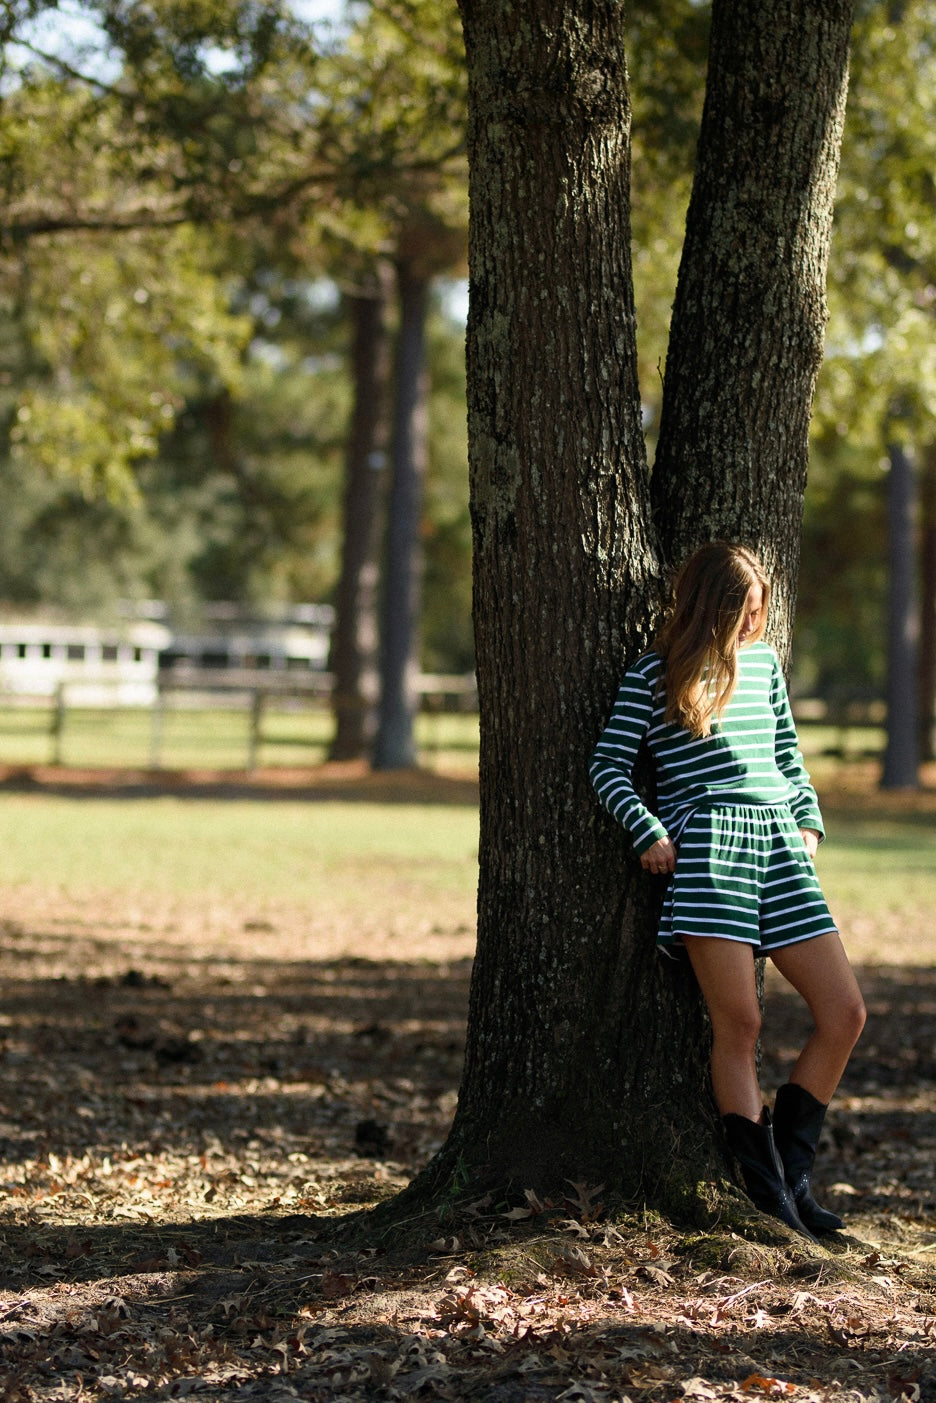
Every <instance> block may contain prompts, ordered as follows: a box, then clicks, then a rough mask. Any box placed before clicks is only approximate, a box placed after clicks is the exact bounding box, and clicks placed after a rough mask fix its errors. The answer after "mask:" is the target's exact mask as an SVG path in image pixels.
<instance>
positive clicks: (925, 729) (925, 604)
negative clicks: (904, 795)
mask: <svg viewBox="0 0 936 1403" xmlns="http://www.w3.org/2000/svg"><path fill="white" fill-rule="evenodd" d="M920 508H921V512H920V515H921V521H920V647H919V661H918V667H917V675H918V678H919V682H918V688H917V696H918V703H919V710H920V716H919V727H918V730H919V736H920V759H921V760H924V761H931V760H933V759H936V447H934V446H933V445H932V444H931V445H930V446H929V447H928V449H927V451H926V452H925V454H924V455H923V463H922V472H921V482H920Z"/></svg>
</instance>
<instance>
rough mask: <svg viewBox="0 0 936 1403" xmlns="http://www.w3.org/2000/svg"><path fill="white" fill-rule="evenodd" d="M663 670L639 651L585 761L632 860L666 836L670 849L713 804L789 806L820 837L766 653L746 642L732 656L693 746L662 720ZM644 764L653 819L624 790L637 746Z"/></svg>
mask: <svg viewBox="0 0 936 1403" xmlns="http://www.w3.org/2000/svg"><path fill="white" fill-rule="evenodd" d="M663 678H664V664H663V659H662V658H661V657H660V655H659V654H658V653H646V654H644V656H643V657H642V658H640V659H638V661H637V662H636V663H635V664H634V666H633V667H632V668H631V669H630V670H629V672H628V673H627V674H626V676H625V678H624V681H623V682H622V683H621V689H620V691H619V692H618V696H617V701H616V702H615V704H614V710H613V712H612V713H611V719H610V720H609V722H608V724H607V726H606V727H605V730H604V731H603V733H602V736H601V739H600V740H599V741H598V744H597V745H596V747H595V751H594V754H593V755H592V760H591V780H592V784H593V785H594V786H595V789H596V791H597V793H598V797H599V799H600V800H601V802H602V804H603V805H604V806H605V808H606V809H607V810H608V812H609V813H610V814H612V815H613V816H614V818H616V819H617V820H618V822H619V823H622V824H623V825H624V827H625V828H626V829H627V830H628V832H629V833H630V835H631V837H632V838H633V840H634V848H635V851H636V852H637V853H638V854H640V853H643V852H646V850H647V849H648V848H650V847H652V846H653V844H654V843H655V842H656V841H657V840H658V839H659V838H665V837H666V835H667V834H669V836H670V837H671V838H672V839H673V841H674V842H675V841H677V840H678V837H679V834H680V833H681V832H682V829H683V826H684V825H685V823H686V820H687V819H688V818H689V816H690V814H692V813H693V812H694V811H695V810H696V809H698V808H700V807H701V806H703V805H709V804H712V803H719V804H789V806H790V809H791V811H792V813H793V817H794V818H795V820H796V823H797V826H798V827H800V828H815V829H816V831H817V832H818V833H820V834H822V832H823V828H822V818H821V816H820V813H819V802H818V800H817V798H816V791H815V790H814V789H813V787H812V785H811V783H810V781H809V775H808V774H807V773H806V769H805V766H804V765H803V757H802V756H801V754H800V752H799V743H798V741H797V738H796V728H795V726H794V724H793V716H792V713H791V711H790V702H789V698H788V696H787V689H786V684H785V683H784V680H783V673H782V672H781V671H780V663H779V661H778V659H777V655H776V653H775V652H774V651H773V649H772V648H771V647H769V646H768V644H766V643H749V644H746V645H745V646H744V647H742V648H741V649H740V650H739V653H738V681H737V686H736V688H735V692H734V695H733V697H732V698H731V701H730V702H729V704H728V706H727V707H726V708H725V710H724V711H723V712H722V715H721V719H720V720H716V721H713V723H712V734H711V735H710V736H706V737H704V738H703V739H701V740H697V739H696V738H695V737H693V736H692V735H690V733H689V732H688V731H687V730H686V729H685V728H684V727H682V726H674V725H671V724H669V723H667V722H666V721H664V719H663V712H664V709H665V696H664V691H663ZM644 740H645V741H646V743H647V746H648V748H649V750H650V754H651V756H652V757H653V762H654V766H655V769H656V783H657V808H658V811H659V817H657V816H656V815H655V814H654V813H652V812H651V810H650V809H649V808H648V807H647V805H646V804H645V803H644V802H643V800H642V799H641V798H640V796H639V794H637V792H636V790H635V789H634V783H633V770H634V763H635V761H636V759H637V753H638V750H639V748H640V745H641V742H642V741H644Z"/></svg>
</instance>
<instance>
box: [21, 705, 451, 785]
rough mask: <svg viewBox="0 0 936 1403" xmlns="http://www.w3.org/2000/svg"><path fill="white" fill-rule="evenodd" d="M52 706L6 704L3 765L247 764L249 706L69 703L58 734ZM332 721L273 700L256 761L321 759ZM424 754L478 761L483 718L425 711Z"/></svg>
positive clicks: (439, 763) (419, 733) (444, 762)
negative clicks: (154, 706)
mask: <svg viewBox="0 0 936 1403" xmlns="http://www.w3.org/2000/svg"><path fill="white" fill-rule="evenodd" d="M54 721H55V714H54V709H53V707H52V706H51V705H50V706H48V707H35V706H30V707H9V706H8V707H0V765H48V764H52V763H56V764H64V765H70V766H74V767H76V768H94V767H103V768H119V767H129V768H134V769H140V768H146V769H160V768H162V769H191V768H199V769H218V770H243V769H245V768H246V767H247V765H248V763H249V760H250V756H251V716H250V710H249V707H244V706H241V707H238V706H232V707H214V708H210V709H209V708H200V707H193V706H182V705H178V704H174V703H173V702H172V701H171V700H170V702H169V704H168V705H167V706H166V709H165V711H164V712H163V713H162V715H161V716H160V715H159V714H154V713H153V712H152V711H150V710H147V709H146V708H144V707H139V708H132V707H124V708H121V709H117V708H104V707H97V708H94V707H75V708H69V709H68V710H67V711H66V713H65V717H64V723H63V725H62V727H61V733H60V735H59V736H58V738H56V736H55V734H54ZM332 730H333V723H332V719H331V714H330V713H329V712H328V710H327V709H325V708H324V707H323V706H321V705H311V706H290V705H288V704H287V703H284V702H280V703H279V704H276V703H274V702H269V703H268V704H267V706H266V708H265V710H264V713H263V719H262V723H261V729H260V737H259V742H258V744H257V747H256V752H255V754H254V757H253V758H254V760H255V763H256V764H257V765H263V766H298V765H303V766H310V765H320V764H321V763H322V762H323V761H324V760H325V757H326V753H327V749H328V744H329V742H330V740H331V736H332ZM416 744H417V747H418V750H419V756H420V761H421V763H422V764H424V765H430V766H432V767H440V768H444V767H456V768H461V769H465V768H471V767H473V766H476V765H477V757H478V718H477V716H470V715H468V716H463V715H459V714H448V713H438V714H435V713H424V714H422V715H420V716H419V717H418V718H417V721H416Z"/></svg>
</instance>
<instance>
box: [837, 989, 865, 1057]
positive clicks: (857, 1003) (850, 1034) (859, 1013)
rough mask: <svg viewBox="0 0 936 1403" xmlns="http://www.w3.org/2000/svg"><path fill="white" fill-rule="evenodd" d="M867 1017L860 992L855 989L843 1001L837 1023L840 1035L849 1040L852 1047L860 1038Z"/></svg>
mask: <svg viewBox="0 0 936 1403" xmlns="http://www.w3.org/2000/svg"><path fill="white" fill-rule="evenodd" d="M867 1017H868V1012H867V1009H866V1008H865V1004H864V999H863V998H862V997H861V993H860V991H859V990H858V989H856V990H855V991H854V993H853V994H852V995H850V997H849V998H847V999H845V1000H844V1001H843V1004H842V1006H841V1008H840V1009H839V1022H840V1027H841V1029H842V1034H843V1036H844V1037H847V1038H848V1039H849V1040H850V1042H851V1046H852V1047H854V1045H855V1043H856V1042H857V1041H858V1039H859V1038H860V1037H861V1031H862V1029H863V1028H864V1025H865V1021H866V1019H867Z"/></svg>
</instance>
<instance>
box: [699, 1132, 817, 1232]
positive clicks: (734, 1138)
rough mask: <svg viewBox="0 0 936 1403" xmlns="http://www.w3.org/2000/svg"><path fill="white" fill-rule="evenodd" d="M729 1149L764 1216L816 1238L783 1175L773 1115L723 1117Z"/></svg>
mask: <svg viewBox="0 0 936 1403" xmlns="http://www.w3.org/2000/svg"><path fill="white" fill-rule="evenodd" d="M722 1125H723V1126H724V1127H725V1136H726V1138H727V1140H728V1146H729V1148H730V1150H731V1152H732V1154H733V1155H734V1156H735V1159H736V1160H737V1161H738V1163H739V1164H740V1166H741V1177H742V1179H743V1180H744V1187H745V1188H746V1189H747V1191H748V1197H749V1198H750V1200H751V1202H752V1203H753V1204H754V1206H755V1208H759V1209H760V1210H761V1212H762V1213H769V1214H770V1216H771V1217H772V1218H779V1219H780V1221H781V1222H783V1223H786V1225H787V1227H788V1228H793V1230H794V1231H795V1232H798V1233H800V1234H801V1235H802V1236H803V1237H808V1238H809V1239H810V1241H811V1242H815V1241H816V1238H815V1237H813V1234H812V1233H811V1232H810V1231H809V1229H808V1228H807V1227H806V1225H805V1223H804V1222H803V1220H802V1219H801V1218H800V1216H799V1214H798V1213H797V1211H796V1204H795V1203H794V1201H793V1195H792V1194H791V1193H790V1190H789V1188H788V1187H787V1183H786V1179H785V1178H784V1175H783V1164H782V1162H781V1159H780V1156H779V1154H778V1153H777V1147H776V1145H775V1144H774V1137H773V1127H772V1125H771V1123H770V1112H769V1111H768V1110H767V1107H766V1106H765V1107H764V1110H763V1112H762V1119H761V1120H760V1121H756V1120H749V1119H748V1117H747V1116H738V1115H734V1114H733V1113H732V1114H729V1115H727V1116H722Z"/></svg>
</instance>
